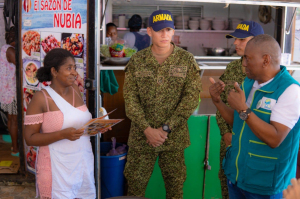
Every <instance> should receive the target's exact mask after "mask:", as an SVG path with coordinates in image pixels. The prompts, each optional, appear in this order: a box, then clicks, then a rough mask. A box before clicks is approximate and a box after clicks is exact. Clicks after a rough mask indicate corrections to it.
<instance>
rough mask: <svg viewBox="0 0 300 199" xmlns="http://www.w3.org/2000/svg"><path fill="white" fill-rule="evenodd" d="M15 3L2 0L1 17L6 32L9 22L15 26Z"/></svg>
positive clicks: (13, 0) (10, 0) (9, 0)
mask: <svg viewBox="0 0 300 199" xmlns="http://www.w3.org/2000/svg"><path fill="white" fill-rule="evenodd" d="M16 6H17V1H15V0H4V8H3V17H4V23H5V30H6V31H7V32H8V31H9V28H10V26H11V22H12V23H13V24H15V17H16Z"/></svg>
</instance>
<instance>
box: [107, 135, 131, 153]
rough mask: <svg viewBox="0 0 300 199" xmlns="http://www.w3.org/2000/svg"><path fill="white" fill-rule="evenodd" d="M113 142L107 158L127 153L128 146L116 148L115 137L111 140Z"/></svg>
mask: <svg viewBox="0 0 300 199" xmlns="http://www.w3.org/2000/svg"><path fill="white" fill-rule="evenodd" d="M111 141H112V149H111V150H110V151H109V152H108V153H107V154H106V156H114V155H121V154H123V153H126V152H127V145H126V144H123V145H122V146H119V147H117V148H116V144H117V140H116V138H115V137H112V138H111Z"/></svg>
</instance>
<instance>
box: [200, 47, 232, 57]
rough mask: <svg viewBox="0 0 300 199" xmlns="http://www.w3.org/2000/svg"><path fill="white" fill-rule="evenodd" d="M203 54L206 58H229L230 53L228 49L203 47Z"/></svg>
mask: <svg viewBox="0 0 300 199" xmlns="http://www.w3.org/2000/svg"><path fill="white" fill-rule="evenodd" d="M203 49H204V52H205V53H206V55H207V56H230V55H231V53H230V52H229V50H230V48H221V47H216V48H210V47H203Z"/></svg>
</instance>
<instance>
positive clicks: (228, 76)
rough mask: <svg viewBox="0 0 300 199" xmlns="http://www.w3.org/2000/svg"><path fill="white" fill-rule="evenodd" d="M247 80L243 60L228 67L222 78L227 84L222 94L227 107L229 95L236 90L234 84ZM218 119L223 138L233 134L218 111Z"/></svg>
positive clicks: (233, 62)
mask: <svg viewBox="0 0 300 199" xmlns="http://www.w3.org/2000/svg"><path fill="white" fill-rule="evenodd" d="M245 78H246V74H245V73H244V72H243V66H242V59H239V60H235V61H232V62H230V63H229V64H228V65H227V67H226V70H225V72H224V74H223V75H221V77H220V80H222V81H223V82H224V83H225V89H224V91H223V92H222V94H221V99H222V101H223V102H224V103H226V104H227V106H229V104H228V102H227V94H228V92H229V91H230V90H231V89H234V82H237V83H239V85H241V84H242V82H243V81H244V79H245ZM216 119H217V123H218V126H219V128H220V134H221V136H223V135H224V134H225V133H229V132H232V127H231V126H230V125H229V124H227V123H226V121H225V120H224V119H223V118H222V116H221V114H220V112H219V111H217V115H216Z"/></svg>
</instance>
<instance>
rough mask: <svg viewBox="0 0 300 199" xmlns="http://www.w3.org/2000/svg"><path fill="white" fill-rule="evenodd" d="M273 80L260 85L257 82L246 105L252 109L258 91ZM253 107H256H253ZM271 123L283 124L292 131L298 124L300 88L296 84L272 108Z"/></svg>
mask: <svg viewBox="0 0 300 199" xmlns="http://www.w3.org/2000/svg"><path fill="white" fill-rule="evenodd" d="M272 80H273V79H270V80H269V81H267V82H265V83H262V84H258V82H257V81H255V82H254V84H253V86H252V89H251V91H250V94H249V96H248V98H247V101H246V105H247V106H248V107H250V105H251V103H252V97H253V94H254V92H255V91H256V90H257V89H260V88H261V87H263V86H265V85H267V84H268V83H270V82H271V81H272ZM252 106H256V104H255V105H252ZM271 110H272V113H271V118H270V120H271V121H274V122H278V123H280V124H283V125H285V126H287V127H289V128H290V129H292V128H293V127H294V126H295V124H296V123H297V121H298V119H299V116H300V87H299V86H298V85H296V84H292V85H290V86H289V87H288V88H287V89H285V91H284V92H283V93H282V94H281V96H280V97H279V98H278V100H277V102H276V103H275V104H274V105H273V106H271Z"/></svg>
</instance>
